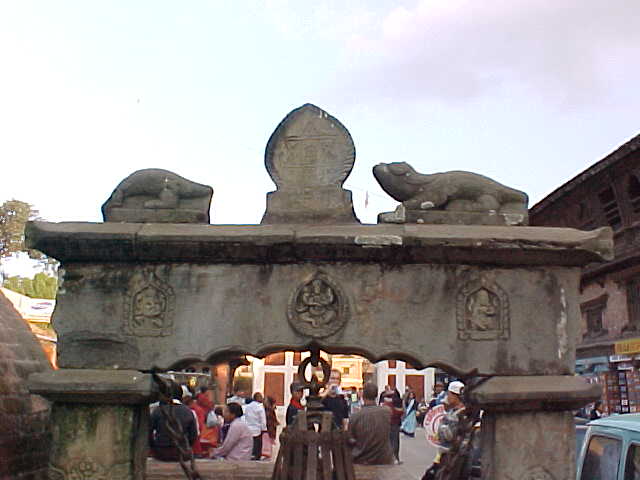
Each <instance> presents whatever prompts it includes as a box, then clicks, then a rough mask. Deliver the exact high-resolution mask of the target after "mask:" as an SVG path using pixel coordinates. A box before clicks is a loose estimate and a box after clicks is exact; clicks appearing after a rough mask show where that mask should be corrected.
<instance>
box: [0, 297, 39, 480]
mask: <svg viewBox="0 0 640 480" xmlns="http://www.w3.org/2000/svg"><path fill="white" fill-rule="evenodd" d="M48 369H50V367H49V364H48V362H47V359H46V357H45V355H44V352H43V351H42V349H41V347H40V345H39V344H38V342H37V341H36V339H35V338H34V336H33V334H32V333H31V330H29V327H28V326H27V325H26V323H25V322H24V320H23V319H22V317H20V315H19V314H18V312H16V311H15V310H14V308H13V306H12V305H11V303H10V302H9V301H8V300H7V299H6V297H5V296H4V295H2V293H0V425H1V428H0V480H9V479H11V480H32V479H33V480H36V479H43V480H44V479H46V478H47V476H46V467H47V464H48V454H49V448H48V447H49V439H48V435H49V403H48V402H47V401H46V400H45V399H44V398H42V397H40V396H38V395H29V392H28V390H27V377H28V376H29V374H31V373H33V372H40V371H46V370H48Z"/></svg>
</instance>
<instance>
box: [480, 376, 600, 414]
mask: <svg viewBox="0 0 640 480" xmlns="http://www.w3.org/2000/svg"><path fill="white" fill-rule="evenodd" d="M601 393H602V392H601V387H600V385H597V384H590V383H587V382H586V380H585V379H584V378H582V377H576V376H569V375H565V376H555V375H544V376H531V375H528V376H510V377H493V378H490V379H489V380H487V381H486V382H485V383H483V384H482V385H480V386H479V387H478V388H476V389H475V390H473V392H472V393H471V394H470V399H471V401H472V402H474V403H477V404H479V405H481V406H482V408H483V410H485V411H492V412H498V411H499V412H522V411H536V410H544V411H550V410H577V409H579V408H580V407H582V406H583V405H585V404H587V403H589V402H593V401H595V400H597V399H599V398H600V395H601Z"/></svg>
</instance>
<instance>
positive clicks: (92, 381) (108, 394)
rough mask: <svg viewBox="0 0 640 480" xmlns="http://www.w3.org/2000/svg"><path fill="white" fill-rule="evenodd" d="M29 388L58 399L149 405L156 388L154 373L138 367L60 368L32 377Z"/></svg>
mask: <svg viewBox="0 0 640 480" xmlns="http://www.w3.org/2000/svg"><path fill="white" fill-rule="evenodd" d="M29 391H30V392H31V393H35V394H38V395H42V396H43V397H46V398H48V399H49V400H53V401H56V402H65V403H101V404H128V405H131V404H145V403H149V402H152V401H153V399H154V396H155V389H154V385H153V379H152V377H151V375H149V374H145V373H141V372H139V371H137V370H89V369H87V370H85V369H60V370H52V371H51V372H43V373H34V374H32V375H30V376H29Z"/></svg>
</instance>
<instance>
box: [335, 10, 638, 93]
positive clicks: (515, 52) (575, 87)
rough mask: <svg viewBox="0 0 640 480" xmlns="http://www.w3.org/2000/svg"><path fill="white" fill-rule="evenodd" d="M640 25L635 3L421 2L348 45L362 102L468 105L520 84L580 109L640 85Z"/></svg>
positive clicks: (356, 33)
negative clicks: (365, 98)
mask: <svg viewBox="0 0 640 480" xmlns="http://www.w3.org/2000/svg"><path fill="white" fill-rule="evenodd" d="M638 24H640V3H638V2H637V1H636V0H619V1H616V2H602V1H601V0H579V1H578V0H573V1H564V2H557V1H549V0H519V1H513V0H506V1H505V0H487V1H482V2H479V1H477V0H446V1H445V0H438V1H436V0H421V1H419V2H417V3H415V4H414V5H412V6H397V7H395V8H393V9H391V10H390V11H389V12H388V13H387V14H386V15H385V16H384V17H382V18H380V19H379V21H378V24H377V26H376V28H374V29H371V28H367V29H366V31H363V32H359V31H353V32H351V33H350V35H349V36H348V37H347V38H345V40H344V41H345V45H346V46H347V48H348V49H349V51H350V54H351V55H350V59H349V66H348V68H347V69H348V70H352V67H353V66H355V67H356V69H355V72H352V73H351V75H349V76H350V77H351V84H352V86H353V87H354V88H355V86H356V85H357V86H358V88H359V89H360V90H361V91H360V95H367V94H368V95H370V96H372V97H375V96H380V95H383V96H393V97H394V98H396V99H399V98H405V99H408V100H413V99H416V98H434V97H436V98H441V99H446V100H464V99H466V98H470V97H475V96H478V95H480V94H483V93H485V92H488V91H490V90H492V89H495V88H507V87H505V83H513V84H517V85H524V86H525V87H527V88H530V89H532V92H533V93H534V94H536V95H541V96H542V97H545V98H547V99H549V100H551V101H552V102H554V103H559V104H563V105H565V106H566V105H574V106H575V105H586V104H591V103H594V102H598V101H602V100H603V98H604V97H606V96H607V93H608V91H609V90H614V89H615V87H616V86H617V85H618V84H619V83H620V82H625V83H630V82H631V81H633V82H637V81H638V80H639V79H640V69H639V68H638V67H637V66H636V65H637V64H636V62H635V61H634V60H633V59H634V58H637V57H638V55H639V54H640V29H638V28H637V26H638ZM621 71H624V75H621V73H620V72H621ZM363 79H366V82H365V85H364V88H363V85H362V81H363ZM362 90H363V91H362Z"/></svg>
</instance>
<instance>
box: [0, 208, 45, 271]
mask: <svg viewBox="0 0 640 480" xmlns="http://www.w3.org/2000/svg"><path fill="white" fill-rule="evenodd" d="M38 218H39V217H38V211H37V210H35V209H34V208H33V206H32V205H30V204H28V203H26V202H22V201H20V200H15V199H14V200H7V201H6V202H4V203H3V204H2V205H0V258H2V257H6V256H9V255H11V254H12V253H15V252H21V251H27V252H28V253H29V256H30V257H31V258H38V259H40V258H42V257H43V254H42V253H41V252H38V251H37V250H29V249H27V248H26V247H25V244H24V227H25V225H26V223H27V222H28V221H29V220H37V219H38Z"/></svg>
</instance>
